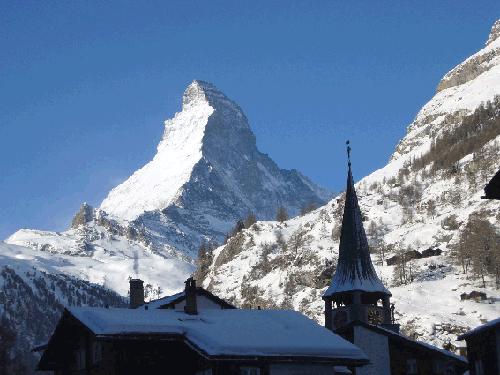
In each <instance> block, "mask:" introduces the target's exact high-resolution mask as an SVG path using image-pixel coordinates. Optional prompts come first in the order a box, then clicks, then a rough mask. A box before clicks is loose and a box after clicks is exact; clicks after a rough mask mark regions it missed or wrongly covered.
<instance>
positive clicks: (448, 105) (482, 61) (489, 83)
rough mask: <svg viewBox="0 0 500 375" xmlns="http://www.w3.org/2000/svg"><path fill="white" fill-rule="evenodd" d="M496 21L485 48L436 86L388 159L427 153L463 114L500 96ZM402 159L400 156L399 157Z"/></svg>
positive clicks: (497, 24) (460, 119)
mask: <svg viewBox="0 0 500 375" xmlns="http://www.w3.org/2000/svg"><path fill="white" fill-rule="evenodd" d="M499 27H500V23H499V21H497V22H496V23H495V25H494V26H493V28H492V31H491V34H490V37H489V39H488V42H487V47H485V48H483V49H482V50H480V51H479V52H477V53H476V54H474V55H472V56H471V57H469V58H468V59H466V60H465V61H464V62H463V63H461V64H459V65H458V66H456V67H455V68H453V69H452V70H450V71H449V72H448V73H447V74H446V75H445V76H444V77H443V79H442V80H441V82H440V83H439V85H438V87H437V90H436V91H437V93H436V95H435V96H434V97H433V98H432V99H431V100H430V101H429V102H428V103H427V104H426V105H425V106H424V107H423V108H422V109H421V110H420V111H419V112H418V114H417V116H416V117H415V120H414V121H413V123H412V124H411V125H410V126H408V129H407V136H406V137H405V138H403V139H402V140H401V141H400V142H399V144H398V145H397V146H396V150H395V152H394V154H393V155H392V156H391V159H390V161H395V160H397V159H399V158H400V157H401V156H403V155H409V154H410V153H411V154H412V155H420V154H423V153H426V152H427V151H428V150H429V147H430V145H431V140H432V139H435V138H438V137H441V136H442V135H443V134H444V133H445V132H448V131H451V130H452V129H454V128H455V127H456V126H458V124H460V123H462V121H463V120H464V118H465V117H467V116H471V115H472V114H473V113H474V111H475V110H476V109H477V108H479V107H480V106H481V104H482V103H483V104H485V103H487V102H488V101H493V100H494V98H495V97H496V96H498V95H500V39H499V38H498V30H499ZM401 160H402V159H401Z"/></svg>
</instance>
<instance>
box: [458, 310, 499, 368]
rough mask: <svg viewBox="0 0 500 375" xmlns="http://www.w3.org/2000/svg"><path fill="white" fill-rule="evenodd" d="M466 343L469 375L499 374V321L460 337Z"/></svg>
mask: <svg viewBox="0 0 500 375" xmlns="http://www.w3.org/2000/svg"><path fill="white" fill-rule="evenodd" d="M458 339H459V340H465V342H466V343H467V355H468V358H469V372H470V375H498V374H500V363H499V361H500V319H497V320H496V321H492V322H490V323H489V324H487V325H484V326H482V327H478V328H476V329H474V330H472V331H471V332H468V333H465V334H463V335H460V336H459V338H458Z"/></svg>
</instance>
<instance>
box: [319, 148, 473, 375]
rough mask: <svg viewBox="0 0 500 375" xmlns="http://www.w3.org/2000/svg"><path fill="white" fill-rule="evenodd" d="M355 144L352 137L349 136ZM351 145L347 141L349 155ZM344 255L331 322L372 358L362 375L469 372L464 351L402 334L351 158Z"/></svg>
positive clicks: (332, 289) (333, 289) (328, 304)
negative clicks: (377, 263)
mask: <svg viewBox="0 0 500 375" xmlns="http://www.w3.org/2000/svg"><path fill="white" fill-rule="evenodd" d="M347 144H348V145H349V142H347ZM350 150H351V148H350V147H349V146H348V147H347V153H348V159H350V158H349V156H350V155H349V154H350ZM348 167H349V170H348V175H347V189H346V198H345V206H344V215H343V218H342V228H341V232H340V244H339V260H338V265H337V269H336V271H335V274H334V275H333V277H332V282H331V284H330V286H329V288H328V289H327V290H326V292H325V294H324V295H323V300H324V302H325V327H326V328H328V329H330V330H332V331H333V332H335V333H337V334H339V335H340V336H342V337H344V338H345V339H346V340H348V341H350V342H352V343H353V344H354V345H356V346H357V347H358V348H360V349H361V350H363V353H365V354H366V355H367V356H368V357H369V358H370V362H371V364H370V365H367V366H364V367H362V368H357V369H355V373H356V374H357V375H400V374H445V373H451V374H463V373H464V372H465V371H466V370H467V368H468V362H467V360H466V359H465V358H464V357H461V356H458V355H456V354H454V353H451V352H449V351H447V350H444V349H439V348H436V347H434V346H432V345H428V344H425V343H422V342H419V341H415V340H412V339H409V338H408V337H406V336H403V335H401V334H399V325H398V324H394V321H393V310H394V305H392V306H391V303H390V298H391V296H392V294H391V292H389V290H388V289H387V288H386V287H385V286H384V285H383V284H382V282H381V281H380V279H379V278H378V276H377V273H376V271H375V268H374V267H373V264H372V261H371V258H370V251H369V246H368V241H367V238H366V234H365V230H364V228H363V220H362V215H361V210H360V208H359V204H358V198H357V196H356V191H355V188H354V180H353V177H352V172H351V162H350V160H349V162H348Z"/></svg>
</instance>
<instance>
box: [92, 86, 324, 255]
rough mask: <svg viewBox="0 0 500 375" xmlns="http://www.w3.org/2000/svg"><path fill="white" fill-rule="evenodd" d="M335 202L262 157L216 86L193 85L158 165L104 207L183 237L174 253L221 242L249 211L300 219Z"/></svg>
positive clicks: (117, 216) (170, 124)
mask: <svg viewBox="0 0 500 375" xmlns="http://www.w3.org/2000/svg"><path fill="white" fill-rule="evenodd" d="M332 197H333V194H332V192H331V191H329V190H328V189H325V188H322V187H320V186H317V185H316V184H314V183H312V182H311V181H310V180H309V179H308V178H307V177H305V176H303V175H302V174H300V173H299V172H298V171H295V170H292V171H286V170H281V169H279V168H278V166H277V165H276V163H274V162H273V161H272V160H271V159H270V158H269V157H268V156H267V155H265V154H262V153H260V152H259V151H258V150H257V146H256V139H255V135H254V134H253V132H252V130H251V129H250V126H249V124H248V119H247V118H246V116H245V115H244V114H243V111H242V110H241V108H240V107H239V106H238V105H237V104H236V103H235V102H233V101H231V100H230V99H229V98H228V97H227V96H226V95H224V94H223V93H222V92H221V91H220V90H219V89H218V88H217V87H215V86H214V85H212V84H211V83H208V82H204V81H200V80H195V81H193V82H192V83H191V84H190V85H189V86H188V88H187V89H186V90H185V92H184V96H183V108H182V111H181V112H179V113H176V114H175V116H174V118H172V119H170V120H167V121H165V132H164V134H163V137H162V140H161V142H160V144H159V145H158V153H157V154H156V155H155V157H154V158H153V160H152V161H151V162H149V163H148V164H147V165H146V166H144V167H143V168H142V169H140V170H138V171H136V172H135V173H134V174H133V175H132V176H131V177H130V178H129V179H128V180H127V181H125V182H124V183H122V184H121V185H119V186H117V187H116V188H115V189H113V190H112V191H111V192H110V193H109V195H108V197H107V198H106V199H105V200H104V201H103V202H102V204H101V206H100V209H101V210H102V211H105V212H106V213H108V214H109V215H110V218H111V219H113V220H117V221H123V220H125V221H129V222H130V221H137V223H138V225H140V226H141V227H142V226H146V227H148V226H149V225H153V226H154V227H155V228H156V229H154V231H155V232H156V233H162V235H164V236H166V237H168V238H169V239H170V240H171V239H172V238H173V237H179V239H178V241H176V242H177V243H176V244H175V245H174V246H175V247H179V246H180V243H182V244H183V245H181V247H184V246H189V248H191V250H192V248H193V247H196V246H199V244H200V243H201V242H202V241H206V239H207V238H210V239H217V240H218V241H219V240H221V239H222V237H223V236H224V233H225V232H226V231H227V230H228V229H229V228H231V227H232V226H234V225H235V223H236V221H238V220H239V219H244V218H246V217H247V216H248V215H249V214H250V213H253V214H254V215H256V216H257V217H259V218H262V219H271V218H273V217H274V216H275V215H276V212H277V210H278V208H279V207H280V206H281V205H284V206H285V207H286V208H287V209H288V211H289V214H297V213H298V212H299V211H300V209H301V206H302V205H307V203H308V202H309V201H310V200H312V201H313V202H315V203H317V204H322V203H324V202H325V201H327V200H329V199H331V198H332ZM191 215H194V217H192V216H191ZM160 222H161V224H160V226H161V228H162V229H161V230H158V229H157V226H158V225H159V223H160ZM181 223H182V229H181V228H180V227H179V228H176V229H173V226H177V225H180V224H181ZM123 226H125V227H126V226H127V225H123ZM167 227H169V228H170V229H169V230H168V231H167V232H168V235H167V233H166V232H163V230H165V228H167ZM188 228H190V229H191V230H188ZM200 233H203V235H201V236H200Z"/></svg>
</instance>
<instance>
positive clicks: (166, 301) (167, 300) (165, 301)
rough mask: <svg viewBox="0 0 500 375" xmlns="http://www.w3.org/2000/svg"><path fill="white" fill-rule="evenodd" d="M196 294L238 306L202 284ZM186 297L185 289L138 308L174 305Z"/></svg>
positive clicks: (230, 307)
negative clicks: (211, 291)
mask: <svg viewBox="0 0 500 375" xmlns="http://www.w3.org/2000/svg"><path fill="white" fill-rule="evenodd" d="M196 295H198V296H205V297H207V298H208V299H210V300H212V301H214V302H215V303H217V304H219V305H221V306H222V307H224V308H225V309H236V306H234V305H232V304H230V303H229V302H227V301H225V300H223V299H222V298H219V297H217V296H216V295H214V294H212V293H210V292H209V291H208V290H206V289H204V288H202V287H200V286H198V287H196ZM186 297H187V296H186V291H185V290H183V291H182V292H179V293H177V294H174V295H171V296H166V297H163V298H159V299H157V300H154V301H151V302H146V303H145V304H144V305H142V306H140V307H139V308H138V309H142V310H144V309H145V306H148V309H158V308H160V307H165V306H173V305H175V304H177V303H179V302H182V301H183V300H185V299H186Z"/></svg>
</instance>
